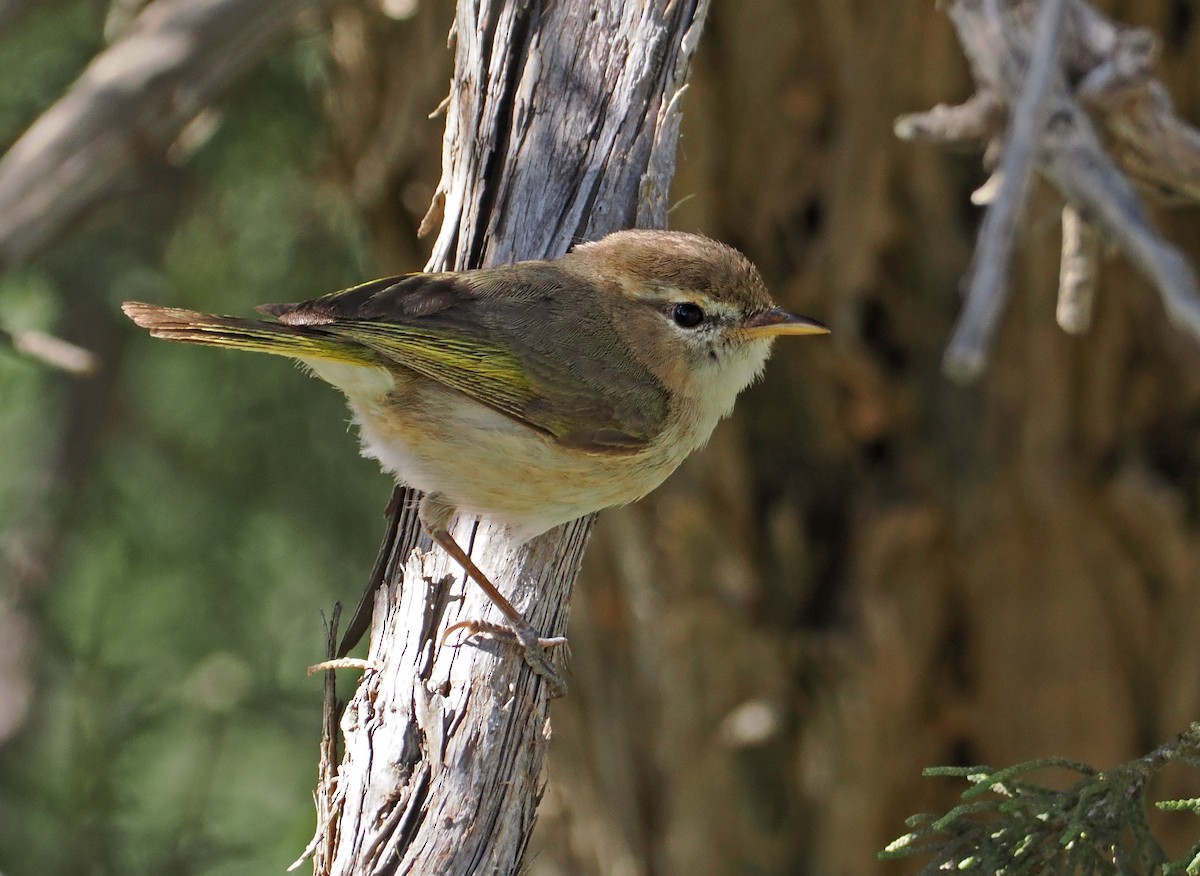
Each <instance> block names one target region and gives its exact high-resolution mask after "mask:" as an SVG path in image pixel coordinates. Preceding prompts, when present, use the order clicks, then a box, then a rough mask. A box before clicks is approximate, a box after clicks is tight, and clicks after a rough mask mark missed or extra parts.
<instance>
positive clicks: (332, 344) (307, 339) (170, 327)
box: [121, 301, 378, 365]
mask: <svg viewBox="0 0 1200 876" xmlns="http://www.w3.org/2000/svg"><path fill="white" fill-rule="evenodd" d="M121 309H122V310H123V311H125V315H126V316H128V317H129V318H130V319H132V320H133V321H134V322H135V323H137V324H138V325H140V326H141V327H142V328H144V329H149V331H150V334H151V335H153V336H154V337H156V338H163V339H164V340H168V341H179V342H181V343H188V344H206V345H208V346H213V347H231V348H234V349H238V350H250V351H252V352H257V353H271V354H274V355H277V356H290V357H292V358H293V359H325V360H330V361H334V362H351V363H354V364H363V365H368V364H376V363H377V359H378V357H377V356H376V355H375V354H374V353H372V352H371V351H370V350H368V349H367V348H366V347H364V346H362V345H361V344H358V343H356V342H354V341H352V340H350V339H348V338H346V337H345V336H338V335H333V334H331V333H330V332H328V331H326V330H323V329H322V328H321V327H319V326H292V325H284V324H283V323H278V322H267V321H265V320H259V319H243V318H241V317H235V316H215V315H213V314H209V313H197V312H196V311H194V310H184V309H182V308H178V307H160V306H159V305H157V304H143V303H141V302H139V301H126V302H125V303H124V304H122V305H121Z"/></svg>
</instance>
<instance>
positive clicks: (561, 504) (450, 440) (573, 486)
mask: <svg viewBox="0 0 1200 876" xmlns="http://www.w3.org/2000/svg"><path fill="white" fill-rule="evenodd" d="M351 408H352V409H353V410H354V412H355V419H356V420H357V422H358V424H359V426H360V428H361V431H362V439H363V453H364V454H365V455H366V456H370V457H373V458H375V459H378V460H379V462H380V463H381V464H382V466H383V468H384V469H386V470H387V471H390V472H392V473H393V474H394V475H395V476H396V479H397V481H399V482H401V483H403V484H407V485H409V486H412V487H416V488H417V489H419V490H421V491H422V492H426V493H440V494H442V495H443V496H445V497H446V499H447V500H448V501H449V503H450V504H452V505H454V506H455V507H457V508H458V509H459V510H460V511H463V512H466V513H470V514H476V515H480V516H484V517H488V518H489V519H491V520H493V521H494V522H497V523H500V524H503V525H505V526H508V527H509V528H510V529H511V530H512V531H513V532H514V534H516V535H517V536H518V537H521V538H531V537H533V536H535V535H538V534H539V533H542V532H545V531H546V530H547V529H550V528H551V527H553V526H557V525H558V524H560V523H565V522H567V521H569V520H574V519H575V518H577V517H582V516H584V515H585V514H589V513H591V512H593V511H598V510H600V509H601V508H607V507H610V506H612V505H622V504H625V503H627V502H632V501H634V500H635V499H638V498H640V497H642V496H644V495H645V494H646V493H648V492H650V491H651V490H653V489H654V488H655V487H656V486H658V485H659V484H660V483H662V481H663V480H664V479H665V478H666V477H667V475H669V474H670V473H671V471H673V470H674V469H675V467H676V466H677V465H678V463H679V461H680V460H681V459H682V456H679V458H671V457H670V456H667V457H664V455H663V454H661V453H658V452H656V451H655V450H653V449H651V450H646V451H642V452H639V453H632V454H629V453H624V454H618V453H585V452H582V451H580V450H578V449H566V448H563V447H562V446H560V445H558V444H557V443H556V442H554V441H553V439H551V438H549V437H548V436H546V435H543V434H542V433H540V432H537V431H535V430H533V429H530V428H529V427H527V426H524V425H522V424H520V423H518V422H516V421H515V420H512V419H510V418H509V417H506V416H504V415H503V414H500V413H497V412H496V411H493V410H492V409H491V408H487V407H484V406H483V405H480V404H478V403H476V402H474V401H472V400H470V399H468V398H467V397H465V396H463V395H461V394H459V393H457V392H454V391H452V390H444V389H441V388H438V389H437V390H431V389H430V388H429V386H428V384H425V385H424V386H417V387H413V388H412V389H411V390H410V391H408V392H405V391H404V388H403V387H401V388H400V389H399V390H398V391H397V392H396V393H393V394H392V395H391V397H390V399H389V400H388V401H383V400H379V399H376V400H373V401H364V400H362V399H359V400H355V399H351Z"/></svg>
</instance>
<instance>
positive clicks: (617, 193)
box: [318, 0, 707, 874]
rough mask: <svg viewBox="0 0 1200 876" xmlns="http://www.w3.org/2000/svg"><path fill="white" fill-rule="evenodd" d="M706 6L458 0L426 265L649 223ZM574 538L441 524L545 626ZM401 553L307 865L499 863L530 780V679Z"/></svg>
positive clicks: (534, 769)
mask: <svg viewBox="0 0 1200 876" xmlns="http://www.w3.org/2000/svg"><path fill="white" fill-rule="evenodd" d="M706 6H707V4H706V2H704V0H691V2H682V0H653V2H648V3H644V4H629V3H624V2H620V0H609V2H597V3H589V4H574V3H540V2H532V3H515V2H503V0H494V2H489V0H481V2H477V0H462V2H460V3H459V6H458V13H457V18H456V22H455V27H454V37H455V39H456V41H457V54H456V64H455V73H454V79H453V82H452V86H451V94H450V100H449V104H448V117H447V125H446V135H445V141H444V153H443V176H442V181H441V184H440V187H439V193H438V195H437V197H436V198H435V208H436V212H435V213H434V214H433V216H431V218H430V221H433V219H434V218H439V217H440V218H441V219H442V229H441V233H440V234H439V236H438V238H437V241H436V243H435V245H434V250H433V256H432V258H431V259H430V262H429V268H431V269H441V268H465V267H470V266H476V265H488V264H496V263H500V262H505V261H511V260H514V259H521V258H533V257H543V256H556V255H559V254H561V253H563V252H565V251H566V249H567V248H568V247H569V246H570V245H571V244H572V243H574V242H576V241H579V240H584V239H594V238H596V237H599V236H602V235H603V234H605V233H607V232H609V231H612V230H615V229H618V228H623V227H628V226H631V225H635V224H636V225H641V226H655V225H659V226H660V225H663V224H664V223H665V220H666V199H665V194H664V193H665V192H666V190H667V185H668V183H669V181H670V176H671V174H672V172H673V170H674V155H675V146H676V139H677V134H678V119H679V101H678V97H679V95H680V94H681V92H682V88H683V85H684V82H685V80H686V76H687V72H688V67H689V62H690V59H691V56H692V52H693V51H694V49H695V45H696V38H697V37H698V34H699V32H700V27H701V24H702V22H703V19H704V12H705V8H706ZM427 224H429V223H427ZM463 464H464V465H471V464H474V463H473V461H472V460H464V461H463ZM590 530H591V520H590V518H589V519H584V520H581V521H577V522H575V523H573V524H569V525H567V526H564V527H561V528H559V529H558V530H555V531H552V532H550V533H547V534H546V535H544V536H541V537H539V538H537V539H535V540H534V541H532V542H530V543H528V544H525V545H518V544H513V543H512V542H511V541H510V540H509V539H508V537H507V535H506V533H504V532H503V531H501V530H499V529H497V528H495V527H492V526H490V525H488V524H487V523H486V522H477V521H473V520H460V521H458V522H457V525H456V528H455V537H456V538H457V539H458V541H459V542H460V543H461V544H463V545H464V546H469V549H470V551H471V553H472V555H473V557H475V559H476V560H477V561H478V562H479V564H480V565H481V567H482V568H483V569H484V570H485V571H487V572H488V573H490V574H491V576H492V579H493V581H494V582H495V583H496V584H497V585H498V586H499V587H500V589H501V590H502V591H504V592H505V593H506V594H508V595H509V596H510V598H511V599H512V600H513V602H514V604H515V605H516V606H517V607H518V608H519V609H521V611H522V612H523V613H524V614H525V616H526V618H528V619H529V620H530V621H531V622H532V623H533V625H534V626H535V627H536V628H537V629H539V630H540V631H541V632H542V633H543V635H553V634H559V633H561V632H562V631H563V629H564V627H565V621H566V614H567V606H568V602H569V598H570V592H571V587H572V584H573V582H574V579H575V575H576V574H577V571H578V568H579V563H580V559H581V556H582V553H583V550H584V547H585V545H586V543H587V539H588V536H589V533H590ZM409 531H410V532H411V528H410V530H409ZM410 545H411V540H410V541H409V543H408V544H407V545H405V546H404V547H403V550H398V551H397V552H396V553H395V554H394V555H393V559H392V568H393V570H394V571H393V574H392V575H391V576H390V577H389V585H388V586H387V587H386V588H384V590H382V591H381V592H380V594H379V596H378V598H377V602H376V608H375V623H374V631H373V634H372V640H371V649H370V657H369V660H370V661H371V662H372V663H373V664H374V665H375V666H377V667H378V671H373V672H368V673H367V674H366V675H365V676H364V678H363V680H362V682H361V684H360V685H359V688H358V690H357V692H356V694H355V696H354V698H353V700H352V701H351V702H350V704H349V706H348V707H347V709H346V712H345V716H344V719H343V725H342V727H343V732H344V734H345V740H346V754H345V757H344V760H343V763H342V767H341V771H340V773H339V776H338V779H337V782H338V785H337V791H336V795H335V797H334V802H333V806H332V811H326V812H325V813H323V814H322V818H323V819H325V820H327V821H330V822H333V823H335V830H334V831H332V832H331V834H330V836H331V838H330V841H329V844H328V845H329V848H326V849H324V850H323V851H322V852H321V853H320V855H321V856H323V860H327V861H329V862H330V863H329V868H328V870H327V871H324V870H319V871H318V872H330V873H338V874H350V873H355V874H358V873H374V872H398V873H422V874H424V873H446V874H456V873H475V872H480V873H511V872H515V871H516V870H517V869H518V867H519V866H520V864H521V861H522V859H523V856H524V854H525V850H526V848H527V845H528V841H529V835H530V831H531V830H532V826H533V823H534V819H535V814H536V806H537V802H538V799H539V797H540V794H541V789H542V782H543V779H542V768H543V763H544V760H545V755H546V749H547V744H548V740H549V728H550V725H549V720H548V716H549V703H548V701H547V697H546V691H545V688H544V686H543V685H542V684H541V682H540V680H539V679H538V678H537V677H536V676H534V675H533V674H532V673H531V672H530V670H529V669H528V668H527V667H526V666H525V665H524V664H523V662H522V661H521V658H520V656H519V654H518V652H517V651H516V650H514V649H513V648H512V647H511V646H509V645H507V644H505V643H503V642H491V641H486V640H485V641H472V642H470V643H466V644H462V645H460V646H458V647H454V646H453V645H454V643H450V644H446V645H442V644H441V636H442V631H443V630H445V629H446V627H447V626H448V625H450V624H453V623H456V622H458V621H460V620H466V619H482V618H490V617H494V615H493V614H492V609H491V607H490V606H489V605H488V604H487V602H486V600H485V599H484V598H483V597H482V595H481V594H480V593H479V592H478V588H476V587H475V586H474V585H473V584H470V583H469V582H468V583H466V584H464V582H463V578H462V574H461V570H460V569H459V568H458V567H457V565H456V564H454V563H451V562H448V561H447V559H446V558H445V557H444V556H442V555H441V554H440V552H439V553H425V552H421V551H418V552H416V553H414V554H412V555H411V556H409V546H410ZM430 582H437V583H430Z"/></svg>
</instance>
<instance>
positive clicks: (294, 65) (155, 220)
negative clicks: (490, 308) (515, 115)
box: [0, 0, 436, 874]
mask: <svg viewBox="0 0 1200 876" xmlns="http://www.w3.org/2000/svg"><path fill="white" fill-rule="evenodd" d="M106 5H107V4H103V3H96V2H94V0H74V2H46V3H40V4H34V6H35V8H34V9H33V10H31V11H30V12H29V13H28V14H27V15H26V17H25V18H24V19H23V20H22V22H21V26H20V27H14V28H12V29H11V30H9V31H6V32H5V33H4V34H3V35H2V36H3V39H0V136H2V137H6V138H8V139H11V138H13V137H15V136H16V135H17V134H19V133H20V129H21V127H22V126H23V125H26V124H28V123H29V122H30V121H32V119H33V118H35V117H36V115H37V113H38V112H40V111H41V110H43V109H45V108H46V107H47V106H48V105H49V104H50V103H51V102H52V101H53V100H54V99H55V98H56V97H57V96H58V95H59V94H60V93H61V92H62V90H63V89H64V88H66V87H67V86H68V85H69V84H70V82H71V80H72V79H73V78H74V77H75V76H76V75H78V73H79V71H80V70H81V69H82V67H83V65H85V64H86V63H87V61H88V60H89V59H90V56H91V54H92V53H94V51H96V50H97V49H98V48H99V47H101V45H102V37H101V34H100V29H101V27H102V24H103V22H102V19H103V14H104V9H105V7H106ZM321 40H322V37H320V36H309V37H306V38H304V40H303V41H302V42H301V44H300V48H299V49H297V47H296V46H295V45H291V46H287V45H285V46H281V47H279V49H278V50H277V51H276V52H275V53H274V54H273V55H272V56H271V57H270V58H269V59H268V60H267V61H266V62H265V63H264V64H262V65H260V66H259V68H258V69H257V70H256V71H255V72H254V73H252V74H251V75H250V76H249V77H247V79H246V80H245V81H244V82H243V83H241V84H240V85H239V86H238V87H237V89H236V90H235V91H234V92H233V93H231V94H230V95H229V97H228V99H227V100H226V101H224V102H223V104H222V105H221V106H220V107H219V108H218V112H219V113H220V119H221V122H220V127H219V128H218V130H217V131H216V133H215V135H214V136H213V137H212V138H211V139H210V140H209V141H208V142H206V143H205V144H204V145H203V146H202V147H201V148H200V149H199V151H198V152H197V153H196V154H195V155H194V156H193V157H192V159H191V160H190V162H189V164H188V165H187V166H186V167H185V168H183V169H182V171H175V170H171V171H170V172H169V173H170V176H169V177H168V178H167V179H166V181H165V184H162V183H163V181H162V180H157V181H156V182H155V184H153V185H149V186H146V187H145V189H144V190H140V191H138V192H137V193H136V196H134V197H129V198H123V199H120V200H119V201H118V200H114V202H113V203H110V204H106V205H104V206H103V207H102V208H101V209H99V210H97V211H95V212H94V213H93V214H92V215H90V216H89V217H87V219H86V221H85V222H83V223H81V224H80V227H78V228H77V229H76V230H75V231H74V232H73V233H72V234H71V235H70V237H69V238H68V239H65V240H63V241H61V242H59V243H58V244H56V245H55V247H54V249H53V250H52V251H50V252H48V253H47V254H46V255H45V257H43V258H41V259H39V260H37V261H36V262H34V263H32V264H30V265H28V266H26V267H24V268H22V269H21V270H20V271H19V272H15V273H10V274H7V275H5V276H4V277H2V278H0V325H4V326H7V327H9V328H12V329H41V330H43V331H48V332H51V333H55V334H59V335H61V336H62V337H65V338H68V339H70V340H72V341H75V342H79V343H85V344H86V343H87V342H88V341H89V340H90V341H91V342H92V343H94V344H98V345H99V347H98V348H96V349H97V351H98V352H101V353H102V355H103V357H104V365H103V368H102V371H101V372H100V373H99V374H98V375H97V376H96V377H94V378H92V379H91V380H90V381H76V380H73V379H71V378H68V377H65V376H63V375H60V374H57V373H54V372H51V371H49V370H48V369H46V368H44V367H40V366H39V365H38V364H36V363H33V362H30V361H27V360H24V359H20V358H17V357H16V356H13V355H11V354H7V355H6V354H0V446H3V448H4V452H3V453H0V534H3V536H4V540H3V542H0V568H2V567H3V562H4V561H5V560H6V559H7V558H9V557H11V556H17V555H20V553H21V551H23V550H24V549H25V548H24V545H25V544H27V543H28V544H29V545H30V546H31V548H30V551H31V554H33V555H38V554H39V551H40V549H41V544H42V542H40V541H39V539H41V538H43V537H44V536H45V534H46V533H49V535H48V536H46V537H50V538H53V539H54V541H53V544H52V545H51V548H50V550H49V552H48V553H47V555H46V556H47V559H48V564H47V565H46V566H45V567H41V568H38V569H36V570H34V571H33V572H32V573H31V580H32V581H34V583H32V584H29V585H23V586H27V589H25V590H23V591H21V592H20V596H21V597H22V600H23V602H22V603H19V604H20V605H21V608H22V611H23V612H24V614H25V616H26V619H27V620H28V622H29V625H30V627H31V628H32V629H33V630H34V633H35V636H36V641H37V644H36V648H35V647H33V646H31V648H30V650H31V652H32V653H33V654H34V655H35V656H36V666H34V667H33V668H32V669H31V672H32V673H33V675H34V679H33V681H34V691H35V692H34V696H33V700H32V703H33V705H32V707H31V711H30V713H29V714H28V716H27V717H26V718H25V722H24V725H23V730H22V732H21V734H20V735H18V736H17V737H15V738H13V739H9V740H6V741H5V742H4V744H3V746H2V747H0V825H2V827H0V872H3V873H6V874H7V873H14V874H16V873H114V874H116V873H119V874H130V873H150V872H170V873H190V874H232V873H270V872H274V873H279V872H283V870H284V868H285V867H286V866H287V865H288V864H289V863H290V862H291V861H292V860H294V859H295V858H296V856H297V855H298V854H299V853H300V851H301V850H302V849H303V848H304V846H305V844H306V843H307V842H308V840H309V838H310V837H311V834H312V830H313V826H314V817H315V816H314V813H313V809H312V804H311V790H312V788H313V785H314V782H315V779H316V759H317V743H318V739H319V734H320V709H321V697H322V692H321V683H320V680H319V679H317V680H314V679H310V678H308V677H307V676H306V674H305V668H306V667H307V665H308V664H310V663H312V662H315V661H316V660H319V659H321V658H322V657H324V632H323V628H322V623H321V612H322V610H327V609H328V608H329V606H330V605H331V604H332V603H333V601H334V600H335V599H340V600H342V601H343V602H349V603H351V604H352V603H353V602H354V601H355V600H356V599H357V598H358V595H359V592H360V591H361V588H362V586H363V584H364V583H365V579H366V576H367V574H368V572H369V570H370V566H371V561H372V559H373V557H374V550H375V547H376V546H377V544H378V540H379V537H380V535H381V533H382V529H383V519H382V511H383V508H384V506H385V503H386V501H387V497H388V494H389V492H390V481H389V480H388V479H387V478H386V477H384V476H383V475H381V474H380V473H379V470H378V466H377V465H376V464H375V463H373V462H370V461H367V460H364V459H362V458H361V457H360V456H359V454H358V447H357V438H356V437H355V435H354V434H353V433H352V432H351V430H350V429H349V428H348V424H347V420H348V414H347V412H346V408H345V405H344V403H343V402H342V400H341V398H340V396H338V395H337V394H336V393H335V392H334V391H332V390H330V389H329V388H328V387H325V386H323V385H321V384H319V383H318V382H317V381H314V380H311V379H310V378H308V377H306V376H305V375H304V374H302V373H301V372H300V371H298V370H297V369H296V368H294V367H292V366H290V365H289V364H288V363H287V362H285V361H281V360H276V359H273V358H270V357H258V356H252V355H243V354H238V353H225V352H217V351H211V350H197V349H192V348H187V347H181V346H176V345H171V344H166V343H163V342H160V341H156V340H153V339H151V338H149V337H147V336H146V335H145V333H143V332H140V331H139V330H137V329H136V327H134V326H133V325H132V324H130V323H128V322H127V321H126V320H124V319H123V318H122V317H121V316H120V313H119V311H118V310H117V305H118V304H119V302H120V301H121V300H124V299H126V298H141V299H146V300H151V301H161V302H171V303H178V304H183V305H186V306H194V307H198V308H204V309H214V310H227V311H231V312H237V313H249V312H250V308H251V306H252V305H253V304H255V303H258V302H262V301H280V300H283V301H288V300H299V299H302V298H306V297H313V296H315V295H317V294H320V293H324V292H328V291H331V290H333V289H336V288H340V287H342V286H346V285H350V284H352V283H354V282H357V281H360V280H363V279H366V278H367V276H368V275H369V274H370V273H371V271H372V268H371V267H370V264H369V258H368V257H367V255H366V253H365V251H364V246H363V234H362V230H361V228H360V227H359V225H358V223H357V221H356V219H355V218H354V214H353V211H352V209H351V208H350V207H349V205H348V204H347V203H346V202H345V201H344V199H343V198H342V196H341V195H340V193H339V192H338V191H337V190H336V189H335V188H333V187H330V186H327V185H324V184H323V183H322V182H321V169H322V165H323V162H324V161H326V160H327V158H326V144H325V138H324V128H325V121H324V119H323V117H322V115H321V112H320V105H321V95H320V94H319V93H316V92H314V90H313V89H316V88H319V87H320V85H321V83H322V82H323V78H322V75H321V71H320V64H321V59H322V58H323V57H324V54H323V48H322V45H321ZM30 71H40V72H38V73H37V75H31V73H30ZM431 133H436V132H431ZM413 267H414V268H416V267H419V266H418V265H413ZM89 405H92V406H94V411H93V413H92V414H90V415H88V416H82V415H81V414H80V411H81V410H82V409H85V408H87V406H89ZM82 426H86V428H87V430H88V432H87V434H81V433H80V431H79V429H80V428H81V427H82ZM76 468H77V469H78V470H76ZM64 491H66V492H65V493H64ZM14 546H15V547H14ZM9 587H10V585H9V582H6V581H0V619H3V611H4V610H5V609H7V608H8V602H7V599H8V597H9V595H10V589H9Z"/></svg>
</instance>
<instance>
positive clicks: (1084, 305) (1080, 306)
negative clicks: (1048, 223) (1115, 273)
mask: <svg viewBox="0 0 1200 876" xmlns="http://www.w3.org/2000/svg"><path fill="white" fill-rule="evenodd" d="M1099 258H1100V236H1099V235H1098V234H1097V233H1096V229H1095V228H1093V227H1092V226H1091V224H1089V223H1088V221H1087V220H1086V219H1084V218H1083V216H1081V215H1080V214H1079V211H1078V210H1076V209H1075V208H1074V207H1073V206H1071V205H1070V204H1067V206H1065V207H1063V211H1062V259H1061V261H1060V262H1059V276H1058V309H1057V310H1056V311H1055V314H1054V317H1055V319H1056V320H1057V321H1058V324H1059V326H1060V327H1061V328H1062V330H1063V331H1064V332H1066V333H1067V334H1071V335H1081V334H1083V333H1084V332H1086V331H1087V330H1088V327H1089V326H1090V325H1091V324H1092V306H1093V302H1094V301H1095V298H1096V271H1097V270H1098V268H1099V265H1098V262H1099Z"/></svg>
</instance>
